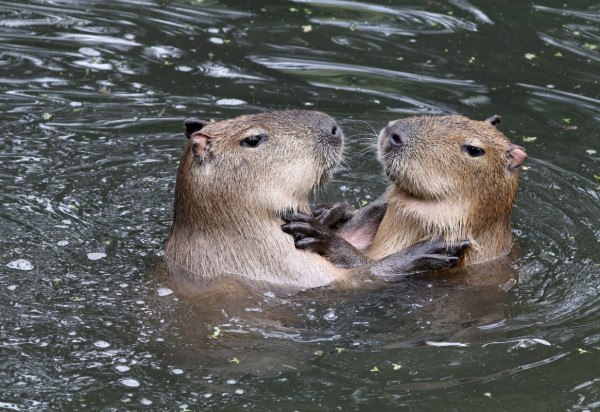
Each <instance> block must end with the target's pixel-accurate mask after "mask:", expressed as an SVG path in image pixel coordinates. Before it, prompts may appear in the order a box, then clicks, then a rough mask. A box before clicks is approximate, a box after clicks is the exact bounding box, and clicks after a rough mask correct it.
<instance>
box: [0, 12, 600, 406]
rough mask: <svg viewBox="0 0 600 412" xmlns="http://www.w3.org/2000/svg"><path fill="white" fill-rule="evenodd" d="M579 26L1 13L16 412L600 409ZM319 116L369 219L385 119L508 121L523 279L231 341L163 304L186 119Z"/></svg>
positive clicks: (8, 342)
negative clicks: (333, 135) (329, 119)
mask: <svg viewBox="0 0 600 412" xmlns="http://www.w3.org/2000/svg"><path fill="white" fill-rule="evenodd" d="M563 3H567V2H562V1H551V0H539V1H536V2H529V1H512V2H509V1H492V0H480V1H474V0H472V1H471V2H468V1H467V0H449V1H443V2H442V1H427V2H425V1H416V0H414V1H398V2H388V3H386V2H383V1H380V2H378V3H376V2H375V1H373V2H371V3H366V2H351V1H342V0H330V1H325V0H322V1H318V0H316V1H295V2H284V1H270V2H269V1H260V2H241V1H228V2H221V3H219V2H210V1H209V2H204V1H187V2H185V1H180V2H160V3H158V2H150V1H148V2H144V1H137V2H136V1H129V2H106V1H87V2H86V1H60V0H59V1H52V2H43V1H31V2H11V1H0V70H1V72H0V99H1V108H0V120H1V122H2V128H1V131H0V148H1V152H0V153H1V154H0V156H1V157H0V161H1V164H2V168H1V171H0V185H1V187H2V189H1V191H0V193H1V200H2V208H1V210H0V234H1V236H0V245H1V247H0V409H7V410H48V409H66V410H78V409H93V410H98V409H102V410H127V409H135V410H138V409H139V410H144V409H147V410H165V409H166V410H185V409H191V410H202V409H204V408H206V407H207V406H211V405H212V406H217V407H219V408H223V409H240V408H248V409H252V410H317V409H318V410H330V409H338V408H339V409H342V410H375V409H376V408H379V409H380V410H386V409H393V408H398V407H404V408H406V409H409V408H411V409H414V410H474V411H479V410H507V409H511V410H570V411H576V410H594V409H600V303H599V302H598V295H599V292H600V266H599V265H600V250H599V248H598V244H599V242H600V222H599V217H600V207H599V204H600V155H599V154H598V153H599V152H600V140H599V138H600V133H599V132H598V130H599V125H600V3H599V2H598V1H583V0H580V1H569V2H568V5H565V4H563ZM301 107H304V108H316V109H319V110H323V111H326V112H328V113H330V114H331V115H333V116H335V117H336V118H337V119H338V120H339V122H340V124H341V125H342V126H343V128H344V131H345V133H346V135H347V137H348V148H347V151H346V153H347V162H346V164H347V168H344V169H342V170H340V171H339V172H338V173H337V174H336V176H335V179H334V181H333V182H332V184H330V185H329V187H328V188H327V191H326V192H325V193H324V194H323V195H322V198H324V199H339V198H345V199H347V200H348V201H350V202H353V203H355V204H359V203H360V202H362V201H365V200H369V199H373V198H375V197H377V196H378V195H379V194H380V193H381V192H382V191H383V189H384V182H383V179H382V178H381V176H380V172H379V165H378V164H377V162H376V160H375V155H374V152H373V150H371V149H370V148H371V147H372V144H373V142H374V140H373V138H374V130H375V131H378V130H379V129H380V128H381V127H382V126H384V125H385V124H386V123H387V122H388V121H389V120H392V119H396V118H399V117H402V116H407V115H415V114H441V113H461V114H465V115H467V116H470V117H472V118H480V119H482V118H486V117H488V116H490V115H492V114H495V113H497V114H500V115H502V116H503V119H504V121H503V122H502V124H501V126H500V128H501V130H503V131H504V132H505V133H506V135H507V136H509V137H510V138H511V139H512V140H513V141H514V142H515V143H518V144H522V145H524V146H525V147H526V148H527V151H528V153H529V154H530V159H529V160H528V162H527V166H528V169H527V170H525V171H524V172H523V173H522V180H521V181H522V184H521V192H520V194H519V197H518V200H517V206H516V210H515V214H514V217H513V222H514V230H515V233H516V235H517V238H518V244H519V246H520V248H521V257H520V258H518V259H517V260H516V261H515V262H514V264H513V267H514V269H515V271H516V273H517V275H516V277H515V279H514V281H512V282H508V283H506V284H503V285H501V286H472V285H464V284H458V283H456V282H451V281H438V282H433V283H430V282H425V281H407V282H405V283H402V284H398V285H393V286H390V287H389V288H386V289H385V290H382V291H380V292H377V293H372V294H369V295H368V296H351V297H347V296H346V297H344V296H340V295H338V294H332V295H330V296H321V297H319V298H318V299H313V298H312V297H311V298H306V297H304V298H302V297H299V298H297V299H291V300H286V301H278V300H277V298H273V297H271V296H270V295H267V296H265V297H264V299H261V300H259V301H258V302H257V303H256V305H255V306H252V307H248V308H247V311H246V313H247V314H248V316H247V317H243V316H242V317H236V316H233V315H231V314H228V313H225V312H223V313H222V317H220V318H218V319H214V318H212V319H209V320H207V319H205V318H204V317H203V314H202V311H201V309H199V305H197V302H193V301H190V300H187V299H183V298H181V297H180V298H177V297H176V295H175V294H173V293H170V291H169V290H167V289H165V288H164V286H165V284H164V282H163V275H164V273H163V271H164V269H163V268H162V266H161V257H160V256H161V253H162V252H161V251H162V247H163V244H164V241H165V239H166V235H167V232H168V229H169V226H170V221H171V205H172V196H173V189H174V181H175V173H176V168H177V162H178V159H179V156H180V153H181V150H182V148H183V144H184V140H185V138H184V136H183V129H182V121H183V119H184V118H185V117H187V116H190V115H196V116H198V117H201V118H206V119H211V118H212V119H223V118H227V117H232V116H236V115H239V114H243V113H254V112H257V111H261V110H267V109H282V108H301ZM532 137H535V138H536V139H532ZM524 138H527V139H525V140H524ZM321 200H322V199H321ZM98 253H101V254H100V255H99V254H98ZM90 254H91V255H90ZM24 269H27V270H24ZM262 307H264V308H265V309H264V311H266V312H269V311H277V310H279V309H278V307H279V308H283V309H280V310H282V311H284V312H285V316H284V315H282V314H278V315H277V316H274V317H273V319H276V320H275V321H273V322H272V323H270V324H266V323H265V322H252V321H251V320H249V319H252V316H254V315H253V314H259V313H261V312H260V310H262V309H261V308H262ZM262 315H264V313H263V314H262ZM257 316H258V315H257ZM264 317H265V318H267V319H268V318H270V317H269V316H264ZM214 327H219V328H220V329H221V334H220V335H219V336H218V338H217V339H210V338H209V335H211V334H212V333H213V331H214V329H213V328H214ZM431 341H435V342H454V343H457V342H458V343H461V345H460V346H456V345H455V346H441V347H440V346H432V345H431V344H428V343H427V342H431ZM336 348H340V349H336ZM316 351H322V352H323V355H322V356H319V354H317V355H315V354H314V353H315V352H316ZM338 352H339V353H338ZM234 358H235V359H237V360H239V363H236V362H232V361H231V360H233V359H234ZM394 364H396V365H400V366H401V367H400V368H397V367H396V369H395V368H394Z"/></svg>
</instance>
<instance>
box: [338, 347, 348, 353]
mask: <svg viewBox="0 0 600 412" xmlns="http://www.w3.org/2000/svg"><path fill="white" fill-rule="evenodd" d="M335 350H336V351H337V353H342V352H343V351H345V350H346V348H335Z"/></svg>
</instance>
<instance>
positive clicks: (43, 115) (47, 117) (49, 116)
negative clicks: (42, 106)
mask: <svg viewBox="0 0 600 412" xmlns="http://www.w3.org/2000/svg"><path fill="white" fill-rule="evenodd" d="M42 119H44V121H48V120H50V119H52V115H51V114H50V113H44V114H42Z"/></svg>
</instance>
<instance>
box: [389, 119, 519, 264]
mask: <svg viewBox="0 0 600 412" xmlns="http://www.w3.org/2000/svg"><path fill="white" fill-rule="evenodd" d="M498 123H500V117H499V116H493V117H491V118H489V119H487V120H485V121H474V120H470V119H468V118H466V117H463V116H438V117H430V116H429V117H428V116H423V117H409V118H406V119H401V120H396V121H392V122H390V123H389V124H388V125H387V126H386V127H385V128H384V129H383V130H382V131H381V133H380V136H379V159H380V161H381V162H382V164H383V167H384V170H385V173H386V175H387V177H388V178H389V179H390V180H391V182H392V187H391V189H390V190H391V191H390V198H393V199H395V200H396V201H397V203H398V205H399V206H398V207H399V210H401V212H402V213H403V215H404V216H407V217H408V218H410V219H412V220H413V221H414V222H418V223H415V224H418V226H420V227H421V228H422V229H421V230H422V232H423V233H427V234H428V235H429V236H439V237H443V238H445V239H447V240H451V241H452V240H462V239H471V240H472V241H473V243H474V244H475V246H474V248H473V249H477V247H478V245H477V243H478V242H479V244H480V245H481V250H480V256H479V257H475V256H473V257H472V259H470V260H471V261H481V260H484V259H485V258H487V257H490V256H493V255H494V253H496V255H497V254H498V253H503V252H502V251H503V250H504V251H506V250H507V248H508V247H509V246H508V245H510V242H511V233H510V222H509V217H510V213H511V210H512V206H513V202H514V199H515V196H516V193H517V189H518V179H519V177H518V174H519V170H518V168H519V166H521V165H522V164H523V162H524V161H525V160H526V159H527V155H526V154H525V151H524V150H523V148H521V147H519V146H516V145H514V144H512V143H511V142H510V140H508V139H507V138H506V136H504V135H503V134H502V133H501V132H500V131H498V130H497V129H496V127H495V126H496V125H497V124H498ZM494 237H496V239H494ZM474 252H475V251H474Z"/></svg>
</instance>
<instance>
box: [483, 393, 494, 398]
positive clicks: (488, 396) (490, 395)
mask: <svg viewBox="0 0 600 412" xmlns="http://www.w3.org/2000/svg"><path fill="white" fill-rule="evenodd" d="M483 396H485V397H486V398H490V399H491V398H492V394H491V393H489V392H486V393H484V394H483Z"/></svg>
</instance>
